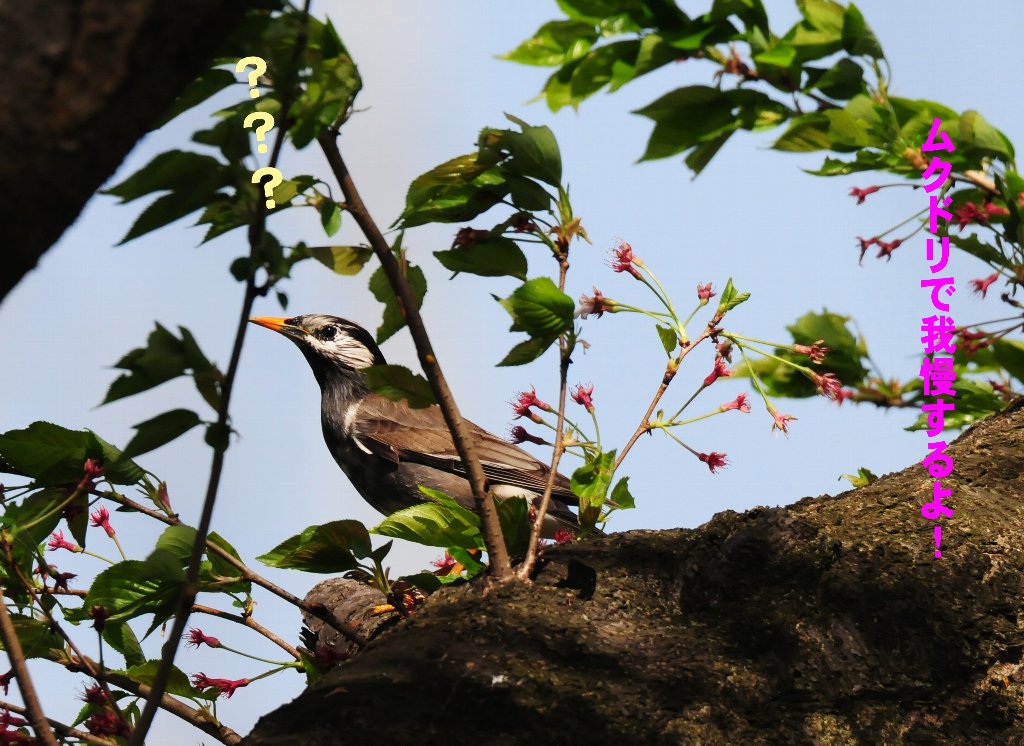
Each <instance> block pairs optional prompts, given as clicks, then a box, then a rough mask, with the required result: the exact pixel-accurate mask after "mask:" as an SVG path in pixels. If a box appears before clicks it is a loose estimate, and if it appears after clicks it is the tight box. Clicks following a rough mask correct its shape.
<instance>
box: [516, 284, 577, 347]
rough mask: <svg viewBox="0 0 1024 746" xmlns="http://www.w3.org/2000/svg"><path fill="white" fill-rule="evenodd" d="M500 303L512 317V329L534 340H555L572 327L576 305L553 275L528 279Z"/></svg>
mask: <svg viewBox="0 0 1024 746" xmlns="http://www.w3.org/2000/svg"><path fill="white" fill-rule="evenodd" d="M499 303H501V305H502V306H503V307H504V308H505V310H506V311H508V312H509V315H511V316H512V327H511V329H510V331H513V332H526V333H527V334H529V335H530V337H531V338H534V339H554V338H555V337H557V336H558V335H559V334H561V333H562V332H565V331H568V330H569V329H571V328H572V322H573V313H574V312H575V304H574V303H573V301H572V298H570V297H569V296H568V295H566V294H565V293H563V292H562V291H561V290H559V289H558V286H557V285H555V283H554V282H552V280H551V278H550V277H536V278H534V279H532V280H527V281H526V282H524V283H523V284H522V285H520V286H519V287H518V288H516V290H515V292H513V293H512V295H510V296H509V297H508V298H504V299H499Z"/></svg>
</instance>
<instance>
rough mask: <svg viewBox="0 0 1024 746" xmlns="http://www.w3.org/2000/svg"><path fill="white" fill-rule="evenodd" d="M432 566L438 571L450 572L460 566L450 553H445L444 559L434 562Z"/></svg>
mask: <svg viewBox="0 0 1024 746" xmlns="http://www.w3.org/2000/svg"><path fill="white" fill-rule="evenodd" d="M430 564H432V565H433V566H434V567H436V568H437V569H438V570H448V569H450V568H452V567H455V565H457V564H458V562H456V560H455V558H454V557H452V556H451V555H450V554H448V552H445V553H444V557H442V558H441V559H438V560H433V561H432V562H431V563H430Z"/></svg>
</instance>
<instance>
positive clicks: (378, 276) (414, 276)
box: [370, 262, 427, 344]
mask: <svg viewBox="0 0 1024 746" xmlns="http://www.w3.org/2000/svg"><path fill="white" fill-rule="evenodd" d="M404 266H405V277H406V279H407V280H408V281H409V285H410V286H411V287H412V289H413V292H414V293H415V294H416V301H417V308H418V307H419V306H420V305H421V304H422V303H423V296H424V295H426V294H427V278H426V276H425V275H424V274H423V270H422V269H420V268H419V267H417V266H416V265H415V264H409V263H407V262H406V263H405V265H404ZM370 292H371V293H373V297H374V298H376V299H377V300H378V301H380V302H381V303H383V304H384V318H383V320H382V322H381V325H380V326H379V327H378V328H377V342H378V344H379V343H381V342H384V341H385V340H386V339H388V338H389V337H391V336H392V335H393V334H394V333H395V332H397V331H399V330H400V329H401V328H402V327H404V326H405V316H404V315H403V314H402V310H401V306H400V305H399V303H398V298H397V297H396V296H395V291H394V290H392V289H391V283H390V282H389V281H388V276H387V274H386V273H385V272H384V268H383V267H378V268H377V271H376V272H374V273H373V274H372V275H371V276H370Z"/></svg>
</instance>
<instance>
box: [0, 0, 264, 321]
mask: <svg viewBox="0 0 1024 746" xmlns="http://www.w3.org/2000/svg"><path fill="white" fill-rule="evenodd" d="M248 6H249V3H246V2H243V1H242V0H181V2H175V3H166V2H161V1H160V0H128V1H127V2H126V1H124V0H50V1H49V2H45V3H20V2H11V1H10V0H0V66H2V67H3V69H4V71H5V76H4V85H3V87H2V89H0V205H3V208H2V209H0V215H2V216H3V224H4V230H5V232H6V234H7V235H8V236H10V237H11V238H12V240H10V241H8V242H7V244H6V246H5V250H4V260H3V262H4V271H3V272H0V301H2V300H3V298H4V297H5V296H6V295H7V293H8V292H10V290H11V289H12V288H13V287H14V286H15V285H16V284H17V283H18V281H19V280H21V278H22V277H23V276H24V275H25V274H26V273H28V272H29V271H30V270H31V269H32V268H33V267H35V265H36V262H37V261H38V260H39V258H40V257H41V256H42V254H43V253H44V252H45V251H46V250H47V249H48V248H49V247H50V246H51V245H52V244H53V243H54V242H55V241H56V240H57V239H58V238H59V237H60V235H61V233H63V232H64V230H65V229H66V228H67V227H68V226H69V225H71V223H72V222H74V220H75V218H77V217H78V213H79V212H80V211H81V209H82V207H83V206H84V205H85V203H86V202H87V201H88V200H89V199H90V198H91V197H92V196H93V194H94V193H95V192H96V189H97V188H99V186H100V185H101V184H102V183H103V182H104V181H105V180H106V179H107V178H109V177H110V175H111V174H113V173H114V171H115V169H116V168H117V167H118V165H119V164H120V163H121V161H122V159H123V158H124V157H125V155H127V154H128V152H129V151H130V150H131V149H132V147H133V146H134V145H135V143H136V142H137V141H138V139H139V138H140V137H142V136H143V135H144V134H145V133H146V132H148V131H149V130H150V129H151V128H152V127H153V126H154V124H156V123H157V122H158V120H159V117H160V116H161V115H162V114H164V112H166V111H167V110H168V109H169V108H170V106H171V104H172V103H173V102H174V99H175V97H176V96H177V95H178V94H179V93H180V92H181V90H182V88H184V86H185V85H186V84H188V83H189V82H190V81H192V80H193V79H194V78H195V77H196V75H197V74H198V73H199V71H200V70H202V69H203V67H204V66H205V65H207V64H209V61H210V58H211V57H212V56H213V55H214V54H215V52H216V51H217V49H218V48H219V47H221V46H222V45H223V42H224V40H225V38H226V37H227V36H228V34H229V32H230V31H231V30H232V29H233V28H234V26H235V24H236V23H237V22H238V21H239V20H241V18H242V16H243V15H244V14H245V12H246V10H247V8H248Z"/></svg>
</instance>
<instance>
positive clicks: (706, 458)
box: [697, 451, 728, 474]
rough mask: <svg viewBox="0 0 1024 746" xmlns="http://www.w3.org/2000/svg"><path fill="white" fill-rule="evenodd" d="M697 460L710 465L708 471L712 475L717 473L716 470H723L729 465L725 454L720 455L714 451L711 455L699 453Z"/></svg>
mask: <svg viewBox="0 0 1024 746" xmlns="http://www.w3.org/2000/svg"><path fill="white" fill-rule="evenodd" d="M697 458H699V459H700V460H701V461H703V462H704V463H705V464H707V465H708V469H709V470H710V471H711V473H712V474H715V473H716V471H715V470H716V469H723V468H725V467H726V466H727V465H728V462H727V461H726V455H725V454H724V453H718V452H717V451H712V452H711V453H698V454H697Z"/></svg>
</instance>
